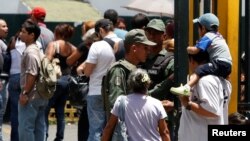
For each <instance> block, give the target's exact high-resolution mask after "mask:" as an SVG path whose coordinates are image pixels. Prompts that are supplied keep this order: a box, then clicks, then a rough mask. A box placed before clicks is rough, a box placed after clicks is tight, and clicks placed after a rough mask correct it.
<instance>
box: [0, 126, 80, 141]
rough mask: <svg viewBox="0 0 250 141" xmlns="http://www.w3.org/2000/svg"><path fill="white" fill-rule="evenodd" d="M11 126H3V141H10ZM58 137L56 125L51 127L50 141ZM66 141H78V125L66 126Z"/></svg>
mask: <svg viewBox="0 0 250 141" xmlns="http://www.w3.org/2000/svg"><path fill="white" fill-rule="evenodd" d="M10 129H11V128H10V125H9V124H6V123H5V124H3V141H10ZM55 135H56V125H55V124H53V125H50V126H49V138H48V141H53V140H54V137H55ZM64 141H77V124H76V123H75V124H69V123H68V124H67V125H66V126H65V133H64Z"/></svg>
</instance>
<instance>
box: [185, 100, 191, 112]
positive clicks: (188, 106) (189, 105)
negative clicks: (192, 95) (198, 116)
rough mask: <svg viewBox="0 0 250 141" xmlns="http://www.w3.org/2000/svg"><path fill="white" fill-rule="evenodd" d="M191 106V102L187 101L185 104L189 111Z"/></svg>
mask: <svg viewBox="0 0 250 141" xmlns="http://www.w3.org/2000/svg"><path fill="white" fill-rule="evenodd" d="M191 106H192V102H191V101H189V102H188V104H187V106H186V109H187V110H189V111H190V110H191Z"/></svg>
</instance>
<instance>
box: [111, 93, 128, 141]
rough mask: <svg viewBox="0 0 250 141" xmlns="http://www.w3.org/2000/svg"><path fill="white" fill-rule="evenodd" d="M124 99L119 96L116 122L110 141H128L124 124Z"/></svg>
mask: <svg viewBox="0 0 250 141" xmlns="http://www.w3.org/2000/svg"><path fill="white" fill-rule="evenodd" d="M125 98H126V97H125V96H121V103H120V106H119V112H118V122H117V124H116V127H115V130H114V133H113V136H112V141H128V134H127V127H126V124H125Z"/></svg>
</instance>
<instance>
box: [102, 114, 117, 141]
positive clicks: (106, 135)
mask: <svg viewBox="0 0 250 141" xmlns="http://www.w3.org/2000/svg"><path fill="white" fill-rule="evenodd" d="M117 121H118V117H117V116H115V115H113V114H111V116H110V118H109V121H108V123H107V124H106V127H105V128H104V131H103V134H102V138H101V141H109V140H110V139H111V137H112V135H113V132H114V129H115V126H116V123H117Z"/></svg>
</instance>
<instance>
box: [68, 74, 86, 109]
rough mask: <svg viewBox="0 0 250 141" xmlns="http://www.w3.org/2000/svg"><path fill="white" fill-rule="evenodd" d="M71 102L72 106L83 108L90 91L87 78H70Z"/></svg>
mask: <svg viewBox="0 0 250 141" xmlns="http://www.w3.org/2000/svg"><path fill="white" fill-rule="evenodd" d="M69 89H70V90H69V101H70V104H71V105H72V106H75V107H81V106H82V105H83V101H84V100H85V99H86V96H87V95H88V91H89V78H88V77H86V76H70V77H69Z"/></svg>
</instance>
